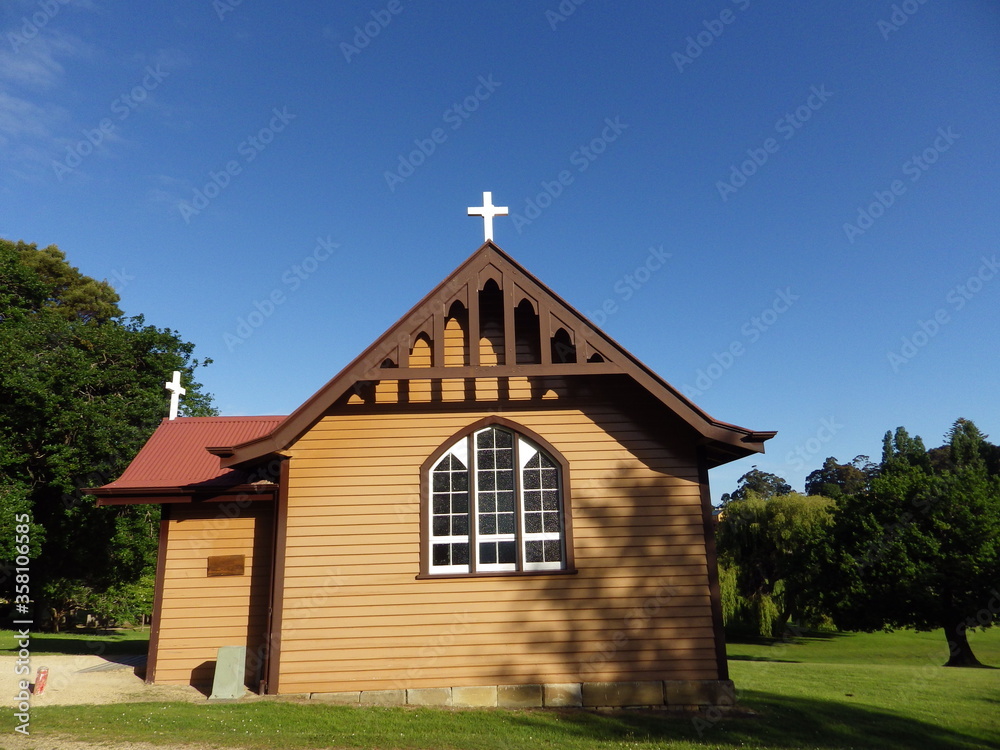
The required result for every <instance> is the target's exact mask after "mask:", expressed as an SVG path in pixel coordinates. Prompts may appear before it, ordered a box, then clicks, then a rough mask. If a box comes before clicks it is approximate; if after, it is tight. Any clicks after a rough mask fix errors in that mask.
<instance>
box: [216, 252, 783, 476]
mask: <svg viewBox="0 0 1000 750" xmlns="http://www.w3.org/2000/svg"><path fill="white" fill-rule="evenodd" d="M497 275H499V276H500V277H501V281H502V283H503V287H504V290H505V291H504V294H505V295H513V294H514V289H515V287H517V289H518V290H519V293H523V295H525V296H531V297H533V298H537V300H538V304H539V308H540V309H539V323H540V326H541V328H542V330H543V331H544V330H548V329H550V328H551V327H552V318H557V319H558V322H559V323H561V324H562V327H565V328H569V329H571V335H572V337H573V342H574V345H575V346H576V347H577V361H578V363H580V364H584V363H586V361H587V360H588V359H589V358H590V357H591V356H592V355H593V354H595V353H599V354H600V355H601V356H602V358H603V359H604V362H605V363H607V362H609V361H610V363H611V364H613V365H616V366H617V367H618V368H620V369H619V370H617V371H619V372H624V373H627V374H628V375H630V376H631V377H633V378H634V379H635V380H636V381H637V382H639V383H640V384H641V385H643V387H645V388H646V389H647V390H649V391H650V392H651V393H652V394H653V395H655V396H656V397H657V398H658V399H660V400H661V401H662V402H663V403H664V404H665V405H666V406H667V407H668V408H670V409H672V410H673V411H674V412H675V413H676V414H678V416H680V417H681V419H683V420H684V421H685V422H687V423H688V424H690V425H691V426H692V427H693V428H694V429H695V430H696V431H697V432H698V433H700V434H701V435H702V436H703V437H704V438H706V439H707V440H709V441H717V442H720V443H723V444H727V445H728V446H729V448H730V450H732V449H735V450H733V453H734V454H735V455H734V456H733V457H734V458H736V457H742V456H747V455H750V454H752V453H762V452H763V451H764V446H763V443H764V441H766V440H768V439H770V438H771V437H773V436H774V434H775V433H773V432H757V431H754V430H749V429H746V428H742V427H737V426H735V425H731V424H727V423H725V422H721V421H718V420H715V419H712V417H710V416H709V415H708V414H706V413H705V412H703V411H702V410H701V409H699V408H698V407H697V406H695V405H694V404H693V403H692V402H691V401H689V400H688V399H687V398H686V397H685V396H683V395H682V394H681V393H680V392H679V391H677V390H676V389H675V388H673V387H672V386H670V385H669V384H668V383H667V382H666V381H664V380H662V379H661V378H660V377H659V376H658V375H656V374H655V373H654V372H652V371H651V370H650V369H649V368H647V367H646V366H645V365H643V364H642V363H641V362H640V361H639V360H638V359H636V358H635V357H634V356H633V355H632V354H630V353H629V352H628V351H627V350H625V349H624V348H623V347H622V346H620V345H619V344H618V343H616V342H615V341H613V340H612V339H611V338H609V337H608V336H607V335H606V334H605V333H603V332H600V331H597V330H596V329H595V328H594V327H593V326H592V325H591V324H590V322H589V321H588V320H587V319H586V318H585V317H584V316H583V315H581V314H580V313H579V312H578V311H577V310H576V309H574V308H573V307H572V306H571V305H570V304H568V303H567V302H566V301H565V300H563V299H562V298H561V297H560V296H559V295H558V294H556V293H555V292H553V291H552V290H551V289H550V288H549V287H547V286H546V285H545V284H543V283H542V282H541V281H539V280H538V279H537V278H535V277H534V276H533V275H532V274H531V273H529V272H528V271H527V270H526V269H525V268H523V267H522V266H521V265H520V264H518V263H517V262H516V261H515V260H514V259H513V258H511V257H510V256H509V255H507V254H506V253H505V252H504V251H503V250H501V249H500V248H499V247H498V246H497V245H495V244H494V243H493V242H492V241H490V242H486V243H485V244H483V245H482V246H481V247H480V248H479V249H478V250H477V251H476V252H475V253H473V254H472V255H471V256H469V258H467V259H466V260H465V261H464V262H463V263H462V264H461V265H460V266H459V267H458V268H457V269H456V270H455V271H453V272H452V273H451V274H450V275H449V276H448V277H447V278H445V279H444V281H442V282H441V283H440V284H438V285H437V286H436V287H435V288H434V289H433V290H432V291H431V292H430V294H428V295H427V296H426V297H424V299H422V300H421V301H420V302H418V303H417V304H416V305H415V306H414V307H413V308H411V310H410V311H409V312H407V313H406V314H405V315H403V317H401V318H400V319H399V320H398V321H397V322H396V323H395V324H394V325H393V326H392V327H391V328H389V330H388V331H386V332H385V333H384V334H383V335H382V336H380V337H379V338H378V339H377V340H376V341H375V342H374V343H373V344H372V345H371V346H369V347H368V348H367V349H366V350H365V351H364V352H362V353H361V354H360V355H358V356H357V357H356V358H355V359H354V360H353V361H352V362H351V363H350V364H348V365H347V367H345V368H344V369H343V370H342V371H341V372H340V373H339V374H338V375H336V376H335V377H334V378H333V379H332V380H330V381H329V382H328V383H327V384H326V385H325V386H323V387H322V388H321V389H320V390H319V391H317V392H316V393H315V394H313V396H312V397H310V398H309V399H308V400H307V401H306V402H305V403H304V404H302V406H300V407H299V408H298V409H296V410H295V411H294V412H293V413H292V414H290V415H289V416H288V417H287V418H286V419H285V420H284V421H283V422H282V423H281V424H280V425H278V426H277V427H276V428H275V429H274V430H273V431H272V432H271V433H269V434H268V435H265V436H263V437H261V438H257V439H255V440H251V441H248V442H246V443H243V444H241V445H237V446H231V447H229V448H226V447H220V448H215V449H214V450H213V452H215V453H216V454H217V455H220V458H221V464H222V466H223V467H224V468H231V467H234V466H238V465H241V464H244V463H246V462H249V461H252V460H254V459H257V458H259V457H261V456H264V455H267V454H269V453H278V452H280V451H283V450H285V449H287V448H288V447H289V446H290V445H291V444H292V443H294V442H295V440H296V439H298V437H299V436H300V435H302V434H303V433H304V432H306V430H308V429H309V428H310V427H311V426H312V425H313V424H315V422H317V421H318V420H319V419H320V418H321V417H322V416H323V415H324V414H325V413H326V411H327V410H328V409H329V408H330V406H332V405H333V404H334V403H336V401H337V399H339V398H340V397H341V396H343V395H344V394H345V393H346V392H347V391H349V390H350V389H351V388H354V387H355V386H356V385H357V384H358V383H359V382H362V381H365V380H369V379H371V377H372V376H371V375H370V373H371V371H372V370H373V369H376V368H378V367H379V365H380V364H381V363H382V362H383V361H385V360H386V359H391V360H392V361H393V362H395V363H396V364H397V365H398V366H399V367H400V368H404V369H405V368H407V364H406V360H407V358H408V353H409V348H410V344H411V341H410V339H411V334H412V333H413V331H412V330H411V329H414V328H415V327H419V325H426V321H427V320H428V319H430V318H431V317H432V316H435V315H438V316H440V315H444V314H447V309H448V308H447V306H448V305H450V304H451V302H452V301H453V300H454V299H455V298H456V297H457V296H459V295H461V294H462V293H463V290H466V291H465V293H466V299H467V300H468V302H469V303H470V304H469V307H468V309H469V330H470V331H474V330H478V323H479V307H478V300H475V302H474V299H473V298H475V296H476V295H474V294H473V293H472V291H473V289H475V290H478V289H480V288H481V282H482V281H483V279H485V278H495V277H496V276H497ZM514 303H515V304H516V303H517V300H514ZM509 310H510V305H505V311H506V312H509ZM507 338H508V339H510V338H512V336H508V337H507ZM594 342H596V344H597V345H596V346H595V343H594ZM439 344H440V342H436V343H435V347H438V346H439ZM508 348H509V347H508ZM546 348H547V346H544V345H543V346H542V349H543V350H545V349H546ZM469 350H470V365H469V366H470V368H475V367H477V366H478V365H479V361H478V347H475V346H470V347H469ZM508 354H509V352H508ZM545 361H546V360H545V358H544V355H543V362H545ZM594 364H601V363H594ZM543 366H544V365H543ZM453 372H454V371H449V377H451V376H452V373H453ZM597 372H598V371H597V370H596V369H595V370H593V373H594V374H597ZM497 374H499V371H495V372H492V373H491V375H493V376H496V375H497ZM422 375H423V377H428V376H429V375H428V373H426V372H425V373H422ZM390 377H391V376H390ZM415 377H416V376H415ZM223 453H231V455H223ZM724 455H725V454H719V456H720V457H724Z"/></svg>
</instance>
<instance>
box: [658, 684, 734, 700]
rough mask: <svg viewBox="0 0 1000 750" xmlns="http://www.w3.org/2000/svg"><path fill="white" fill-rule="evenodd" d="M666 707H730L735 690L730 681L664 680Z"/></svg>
mask: <svg viewBox="0 0 1000 750" xmlns="http://www.w3.org/2000/svg"><path fill="white" fill-rule="evenodd" d="M663 687H664V690H665V692H666V695H667V705H668V706H732V705H735V704H736V689H735V687H733V683H732V682H731V681H730V680H665V681H664V683H663Z"/></svg>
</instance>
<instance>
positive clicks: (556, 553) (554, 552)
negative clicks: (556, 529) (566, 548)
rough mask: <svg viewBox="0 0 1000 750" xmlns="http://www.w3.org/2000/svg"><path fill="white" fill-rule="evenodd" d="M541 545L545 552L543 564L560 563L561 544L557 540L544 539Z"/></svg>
mask: <svg viewBox="0 0 1000 750" xmlns="http://www.w3.org/2000/svg"><path fill="white" fill-rule="evenodd" d="M542 544H543V545H544V550H545V562H561V561H562V544H561V543H560V542H559V540H558V539H546V540H545V541H544V542H542Z"/></svg>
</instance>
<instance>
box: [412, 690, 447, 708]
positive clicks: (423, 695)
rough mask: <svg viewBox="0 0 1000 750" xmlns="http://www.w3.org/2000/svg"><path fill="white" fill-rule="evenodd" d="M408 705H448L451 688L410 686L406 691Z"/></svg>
mask: <svg viewBox="0 0 1000 750" xmlns="http://www.w3.org/2000/svg"><path fill="white" fill-rule="evenodd" d="M406 703H407V705H410V706H450V705H451V688H410V689H409V690H407V691H406Z"/></svg>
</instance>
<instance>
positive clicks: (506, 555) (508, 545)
mask: <svg viewBox="0 0 1000 750" xmlns="http://www.w3.org/2000/svg"><path fill="white" fill-rule="evenodd" d="M497 546H498V547H499V548H500V549H499V550H498V557H499V558H500V562H502V563H513V562H517V543H516V542H499V543H498V544H497Z"/></svg>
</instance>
